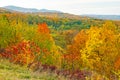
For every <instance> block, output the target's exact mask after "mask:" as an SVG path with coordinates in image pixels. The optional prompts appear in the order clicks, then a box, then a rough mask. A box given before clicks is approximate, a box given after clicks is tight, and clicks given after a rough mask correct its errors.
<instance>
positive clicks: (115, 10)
mask: <svg viewBox="0 0 120 80" xmlns="http://www.w3.org/2000/svg"><path fill="white" fill-rule="evenodd" d="M8 5H14V6H19V7H25V8H37V9H43V8H44V9H50V10H59V11H62V12H67V13H72V14H77V15H80V14H113V15H120V0H0V7H3V6H8Z"/></svg>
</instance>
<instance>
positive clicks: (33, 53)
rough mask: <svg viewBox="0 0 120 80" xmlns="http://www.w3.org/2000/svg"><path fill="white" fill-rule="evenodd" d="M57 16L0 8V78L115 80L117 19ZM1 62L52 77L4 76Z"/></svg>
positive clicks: (119, 54) (119, 61)
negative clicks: (44, 73)
mask: <svg viewBox="0 0 120 80" xmlns="http://www.w3.org/2000/svg"><path fill="white" fill-rule="evenodd" d="M59 14H60V13H54V14H52V15H54V16H52V15H50V14H49V15H43V14H40V13H35V14H34V13H20V12H9V11H2V10H1V12H0V80H119V79H120V24H119V23H120V21H118V20H102V19H94V18H89V17H78V16H73V15H69V14H64V16H67V17H61V16H59ZM61 15H62V14H61ZM5 61H7V62H8V63H9V64H10V65H18V66H20V67H23V68H25V70H27V71H31V72H29V73H33V74H35V73H36V72H37V73H36V74H37V75H38V76H39V75H41V74H43V72H47V73H46V74H47V75H49V76H53V77H50V78H49V79H47V76H46V78H45V77H42V78H35V77H34V76H32V77H34V79H33V78H32V77H31V76H27V77H24V79H23V78H21V77H18V78H7V79H6V78H5V77H4V76H2V75H4V74H2V71H1V69H3V68H4V69H9V68H7V67H8V66H6V67H5V66H3V62H5ZM10 69H11V68H10ZM23 71H24V70H23ZM6 75H7V74H6ZM26 75H27V74H26Z"/></svg>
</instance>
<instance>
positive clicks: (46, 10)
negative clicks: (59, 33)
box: [3, 6, 62, 13]
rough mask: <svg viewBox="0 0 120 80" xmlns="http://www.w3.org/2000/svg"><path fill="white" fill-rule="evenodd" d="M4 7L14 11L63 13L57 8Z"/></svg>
mask: <svg viewBox="0 0 120 80" xmlns="http://www.w3.org/2000/svg"><path fill="white" fill-rule="evenodd" d="M3 8H4V9H7V10H10V11H11V10H12V11H18V12H25V13H27V12H30V13H35V12H51V13H62V12H61V11H57V10H48V9H40V10H39V9H35V8H23V7H17V6H5V7H3Z"/></svg>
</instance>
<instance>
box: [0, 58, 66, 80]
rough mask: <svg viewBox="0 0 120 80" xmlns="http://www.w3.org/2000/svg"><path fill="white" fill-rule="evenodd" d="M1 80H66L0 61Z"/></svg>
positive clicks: (45, 72)
mask: <svg viewBox="0 0 120 80" xmlns="http://www.w3.org/2000/svg"><path fill="white" fill-rule="evenodd" d="M0 80H66V79H65V78H64V77H62V76H57V75H56V74H54V73H49V72H47V71H44V72H33V71H31V70H28V68H26V67H21V66H20V65H16V64H12V63H10V62H9V61H7V60H3V59H0Z"/></svg>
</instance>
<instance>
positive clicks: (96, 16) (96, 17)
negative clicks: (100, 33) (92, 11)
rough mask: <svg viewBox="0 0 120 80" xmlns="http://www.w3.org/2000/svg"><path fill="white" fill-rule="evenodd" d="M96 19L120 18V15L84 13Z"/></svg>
mask: <svg viewBox="0 0 120 80" xmlns="http://www.w3.org/2000/svg"><path fill="white" fill-rule="evenodd" d="M82 16H86V17H90V18H95V19H105V20H120V15H89V14H88V15H82Z"/></svg>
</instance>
